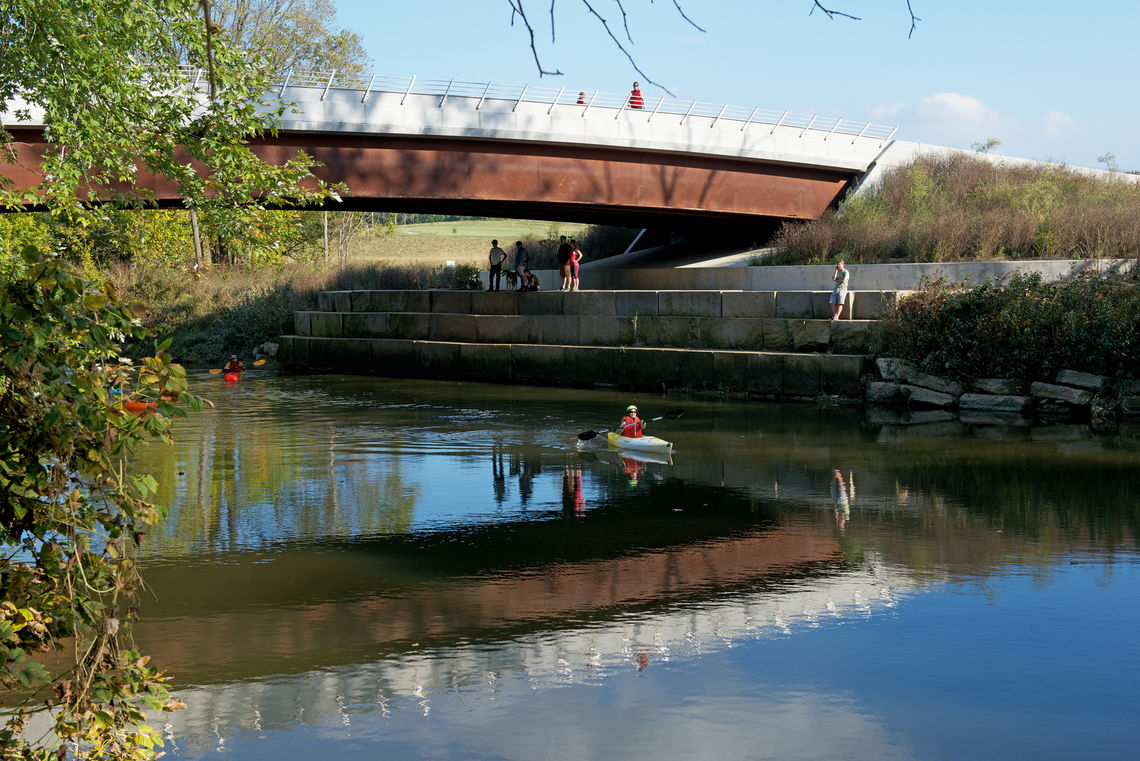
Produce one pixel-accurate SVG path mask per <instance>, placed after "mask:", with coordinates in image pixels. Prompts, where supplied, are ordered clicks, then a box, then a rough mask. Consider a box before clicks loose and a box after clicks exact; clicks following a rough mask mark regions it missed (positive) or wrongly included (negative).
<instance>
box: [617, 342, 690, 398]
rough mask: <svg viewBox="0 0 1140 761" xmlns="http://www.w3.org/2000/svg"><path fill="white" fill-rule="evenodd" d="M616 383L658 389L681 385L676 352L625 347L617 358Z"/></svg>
mask: <svg viewBox="0 0 1140 761" xmlns="http://www.w3.org/2000/svg"><path fill="white" fill-rule="evenodd" d="M618 383H620V384H621V385H623V386H629V387H631V388H651V389H660V388H661V387H662V385H664V386H665V387H666V388H676V387H677V386H680V385H681V368H680V364H679V362H678V354H677V352H676V351H674V350H672V349H632V348H631V349H626V350H625V351H624V352H621V354H620V356H619V358H618Z"/></svg>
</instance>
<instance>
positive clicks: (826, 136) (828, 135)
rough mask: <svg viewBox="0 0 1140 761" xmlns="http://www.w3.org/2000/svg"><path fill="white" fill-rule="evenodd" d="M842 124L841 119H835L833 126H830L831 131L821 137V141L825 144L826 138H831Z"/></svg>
mask: <svg viewBox="0 0 1140 761" xmlns="http://www.w3.org/2000/svg"><path fill="white" fill-rule="evenodd" d="M842 122H843V119H842V118H839V119H836V120H835V124H833V125H831V129H830V130H829V131H828V133H827V134H826V135H824V136H823V140H824V142H827V138H829V137H831V136H832V135H833V134H835V130H837V129H839V125H840V124H841V123H842Z"/></svg>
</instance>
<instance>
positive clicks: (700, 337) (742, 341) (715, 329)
mask: <svg viewBox="0 0 1140 761" xmlns="http://www.w3.org/2000/svg"><path fill="white" fill-rule="evenodd" d="M697 345H698V346H704V347H710V348H714V349H745V350H750V351H759V350H760V349H763V348H764V320H762V319H760V318H757V317H706V318H705V319H703V320H701V321H700V322H699V323H698V324H697Z"/></svg>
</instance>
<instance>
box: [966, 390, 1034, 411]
mask: <svg viewBox="0 0 1140 761" xmlns="http://www.w3.org/2000/svg"><path fill="white" fill-rule="evenodd" d="M1032 405H1033V397H1030V396H1013V395H1009V394H962V396H961V397H959V399H958V407H959V408H961V409H963V410H977V411H980V412H1016V413H1021V412H1025V411H1026V410H1028V409H1029V408H1030V407H1031V406H1032Z"/></svg>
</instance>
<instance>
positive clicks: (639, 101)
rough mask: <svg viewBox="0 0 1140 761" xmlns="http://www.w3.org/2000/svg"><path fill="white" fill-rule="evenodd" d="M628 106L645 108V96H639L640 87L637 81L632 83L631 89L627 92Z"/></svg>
mask: <svg viewBox="0 0 1140 761" xmlns="http://www.w3.org/2000/svg"><path fill="white" fill-rule="evenodd" d="M629 107H630V108H645V98H643V97H641V89H640V88H639V87H638V84H637V82H634V83H633V89H632V90H630V92H629Z"/></svg>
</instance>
